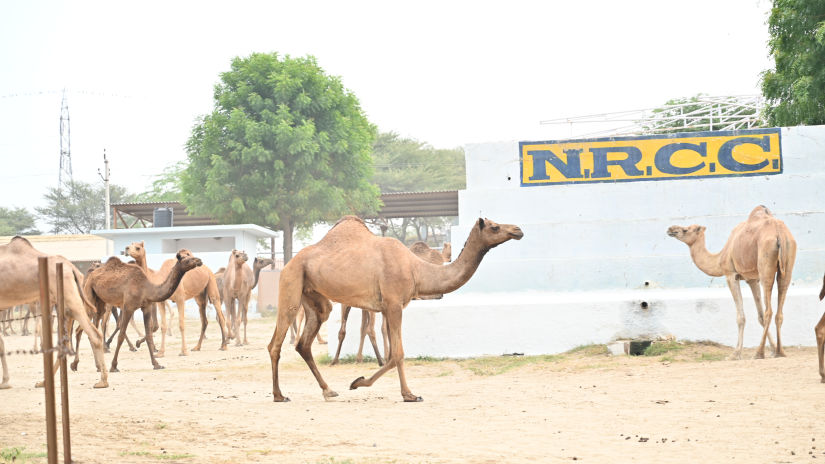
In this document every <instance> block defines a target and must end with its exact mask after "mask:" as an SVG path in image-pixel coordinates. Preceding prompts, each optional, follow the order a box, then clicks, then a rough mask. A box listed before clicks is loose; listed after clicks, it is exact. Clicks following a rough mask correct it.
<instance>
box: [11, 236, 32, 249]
mask: <svg viewBox="0 0 825 464" xmlns="http://www.w3.org/2000/svg"><path fill="white" fill-rule="evenodd" d="M12 243H18V244H20V245H24V244H25V245H28V246H30V247H32V248H34V245H32V242H30V241H29V239H27V238H26V237H22V236H20V235H15V236H14V237H12V238H11V240H10V241H9V244H12Z"/></svg>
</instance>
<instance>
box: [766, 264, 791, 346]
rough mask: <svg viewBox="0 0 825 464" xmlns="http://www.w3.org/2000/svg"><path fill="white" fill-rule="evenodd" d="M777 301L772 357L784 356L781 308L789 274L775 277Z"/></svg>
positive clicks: (789, 280) (788, 283)
mask: <svg viewBox="0 0 825 464" xmlns="http://www.w3.org/2000/svg"><path fill="white" fill-rule="evenodd" d="M777 281H778V282H777V301H776V316H775V317H774V321H775V322H776V349H775V350H774V352H773V355H774V357H776V358H780V357H785V350H784V349H782V335H781V330H782V321H783V320H784V316H783V313H782V310H783V308H784V306H785V297H786V296H787V295H788V286H790V284H791V279H790V276H789V275H788V276H780V277H779V278H778V279H777ZM768 337H770V333H768Z"/></svg>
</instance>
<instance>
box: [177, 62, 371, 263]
mask: <svg viewBox="0 0 825 464" xmlns="http://www.w3.org/2000/svg"><path fill="white" fill-rule="evenodd" d="M214 99H215V108H214V110H213V111H212V113H210V114H208V115H206V116H203V117H201V118H200V120H199V121H198V123H197V124H196V125H195V127H194V129H193V130H192V136H191V137H190V138H189V141H188V143H187V145H186V150H187V154H188V157H189V164H188V166H187V167H186V169H185V170H184V172H183V175H182V178H181V190H182V198H183V202H184V203H185V204H186V205H187V207H188V208H189V210H190V211H192V212H194V213H195V214H204V215H210V216H212V217H214V218H216V219H218V220H220V221H222V222H225V223H236V224H237V223H244V222H250V223H257V224H262V225H265V226H268V227H271V228H273V229H275V230H282V231H283V232H284V260H285V261H288V260H289V259H290V258H291V257H292V235H293V231H294V229H295V227H296V226H304V227H309V226H311V225H312V224H314V223H316V222H320V221H325V220H326V221H330V220H335V219H337V218H338V217H340V216H341V215H342V214H346V213H359V212H370V211H374V210H375V209H376V208H377V207H378V206H379V201H378V189H377V188H376V187H375V186H374V185H372V184H370V182H369V179H370V176H371V174H372V163H371V159H370V147H371V146H372V142H373V140H374V139H375V128H374V127H373V126H372V125H371V124H370V123H369V122H368V121H367V118H366V116H365V115H364V113H363V111H362V110H361V107H360V105H359V103H358V99H357V98H356V97H355V95H353V94H352V93H350V92H349V91H348V90H346V89H345V88H344V87H343V85H342V84H341V81H340V79H339V78H337V77H333V76H328V75H326V74H325V73H324V71H323V69H321V68H320V67H319V66H318V64H317V62H316V60H315V58H313V57H311V56H308V57H305V58H291V57H289V56H285V57H283V58H281V57H279V56H278V55H277V54H275V53H270V54H264V53H255V54H252V55H250V56H248V57H246V58H235V59H234V60H232V64H231V68H230V70H229V71H227V72H224V73H222V74H221V76H220V83H219V84H217V85H216V86H215V94H214Z"/></svg>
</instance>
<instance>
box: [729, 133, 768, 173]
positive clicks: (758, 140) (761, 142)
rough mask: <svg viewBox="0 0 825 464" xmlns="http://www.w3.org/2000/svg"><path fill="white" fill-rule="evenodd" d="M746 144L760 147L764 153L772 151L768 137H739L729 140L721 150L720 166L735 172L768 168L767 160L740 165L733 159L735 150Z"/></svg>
mask: <svg viewBox="0 0 825 464" xmlns="http://www.w3.org/2000/svg"><path fill="white" fill-rule="evenodd" d="M746 143H748V144H752V145H757V146H759V147H760V148H761V149H762V151H763V152H764V153H767V152H769V151H770V150H771V139H770V137H768V136H767V135H766V136H764V137H739V138H736V139H732V140H728V141H727V142H725V143H724V144H722V146H721V147H720V148H719V164H721V165H722V166H724V168H725V169H727V170H729V171H734V172H750V171H758V170H760V169H762V168H764V167H765V166H767V165H768V160H767V159H765V160H763V161H762V162H761V163H755V164H747V163H740V162H739V161H736V160H735V159H733V149H734V148H736V147H737V146H739V145H744V144H746Z"/></svg>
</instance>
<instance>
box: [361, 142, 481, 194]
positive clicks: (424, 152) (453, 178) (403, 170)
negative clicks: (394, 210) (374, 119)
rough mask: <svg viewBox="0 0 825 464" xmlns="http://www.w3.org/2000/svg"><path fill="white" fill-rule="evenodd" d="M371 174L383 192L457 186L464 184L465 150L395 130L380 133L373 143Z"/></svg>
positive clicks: (431, 189)
mask: <svg viewBox="0 0 825 464" xmlns="http://www.w3.org/2000/svg"><path fill="white" fill-rule="evenodd" d="M372 159H373V163H374V166H375V169H374V171H375V173H374V174H373V176H372V180H373V182H375V183H376V184H377V185H378V186H379V187H380V188H381V191H382V192H418V191H433V190H458V189H463V188H464V186H465V177H466V176H465V167H464V151H463V150H461V149H460V148H459V149H453V150H443V149H435V148H433V147H431V146H429V145H427V144H425V143H422V142H418V141H416V140H413V139H407V138H402V137H400V136H399V135H398V134H395V133H392V132H388V133H381V134H379V136H378V139H377V140H376V141H375V145H374V146H373V152H372Z"/></svg>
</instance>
